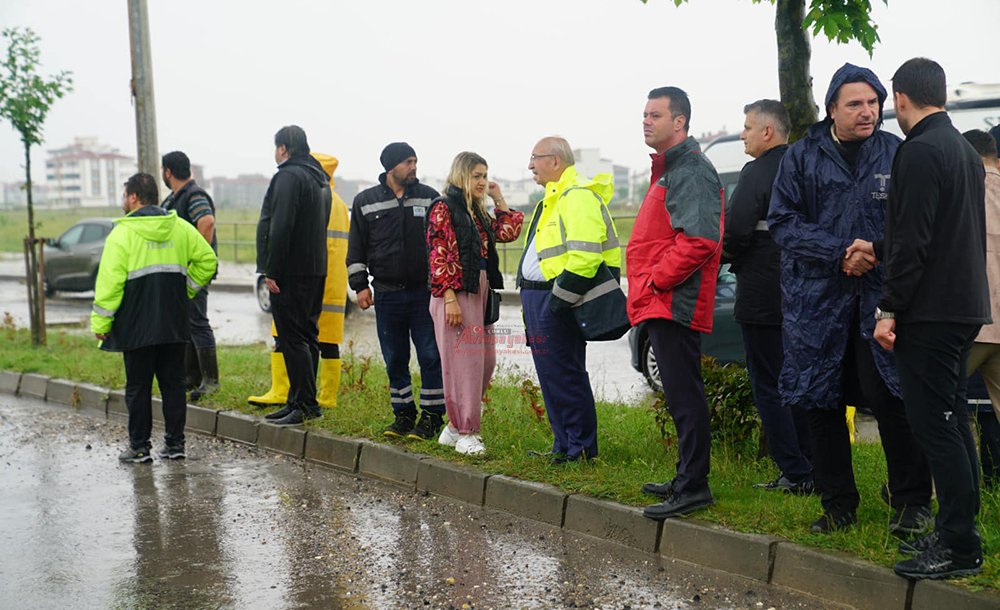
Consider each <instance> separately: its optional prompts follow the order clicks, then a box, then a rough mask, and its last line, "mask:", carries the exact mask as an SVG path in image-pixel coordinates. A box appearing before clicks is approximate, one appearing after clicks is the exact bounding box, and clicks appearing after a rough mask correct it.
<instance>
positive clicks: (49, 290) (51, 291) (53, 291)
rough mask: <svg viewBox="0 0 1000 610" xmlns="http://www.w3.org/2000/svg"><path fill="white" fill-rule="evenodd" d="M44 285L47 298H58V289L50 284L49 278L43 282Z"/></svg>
mask: <svg viewBox="0 0 1000 610" xmlns="http://www.w3.org/2000/svg"><path fill="white" fill-rule="evenodd" d="M43 284H44V285H45V298H47V299H51V298H52V297H54V296H56V289H55V288H53V287H52V284H50V283H49V279H48V278H45V280H43Z"/></svg>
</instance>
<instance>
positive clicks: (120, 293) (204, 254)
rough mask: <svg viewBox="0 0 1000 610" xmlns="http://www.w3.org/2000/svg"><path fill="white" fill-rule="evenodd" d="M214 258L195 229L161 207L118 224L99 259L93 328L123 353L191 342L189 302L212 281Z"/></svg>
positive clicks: (109, 346) (107, 347)
mask: <svg viewBox="0 0 1000 610" xmlns="http://www.w3.org/2000/svg"><path fill="white" fill-rule="evenodd" d="M215 269H216V257H215V253H214V252H213V251H212V247H211V246H210V245H209V244H208V242H207V241H205V239H204V238H203V237H202V236H201V233H199V232H198V230H197V229H195V228H194V227H193V226H191V225H190V224H189V223H187V222H186V221H183V220H181V219H180V218H178V217H177V213H176V212H170V213H169V214H168V213H166V212H164V211H163V210H162V209H161V208H159V207H158V206H144V207H142V208H139V209H137V210H135V211H134V212H132V213H131V214H129V215H128V216H125V217H124V218H120V219H118V220H116V221H115V228H114V229H113V230H112V231H111V233H110V234H109V235H108V239H107V241H106V242H105V244H104V252H103V253H102V255H101V264H100V267H99V268H98V272H97V282H96V284H95V286H94V306H93V312H92V313H91V315H90V328H91V331H93V332H94V333H95V334H107V335H109V336H108V339H107V340H105V341H104V342H103V343H102V345H101V348H102V349H105V350H108V351H124V350H129V349H136V348H140V347H147V346H150V345H160V344H164V343H182V342H185V341H187V340H188V338H189V336H190V330H189V325H188V316H187V299H189V298H191V297H194V295H195V294H197V292H198V291H199V290H201V289H202V288H203V287H204V286H205V285H206V284H208V282H209V281H210V280H211V279H212V275H213V274H214V273H215Z"/></svg>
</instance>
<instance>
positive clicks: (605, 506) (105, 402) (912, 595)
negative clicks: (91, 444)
mask: <svg viewBox="0 0 1000 610" xmlns="http://www.w3.org/2000/svg"><path fill="white" fill-rule="evenodd" d="M0 392H2V393H7V394H15V395H20V396H30V397H33V398H41V399H43V400H44V399H46V397H47V398H48V401H49V402H51V403H53V404H62V405H65V406H69V407H71V408H75V409H80V410H85V411H89V412H92V413H94V414H97V413H100V414H102V415H106V416H107V417H109V418H111V417H113V418H117V419H120V420H125V419H127V417H128V413H127V410H126V408H125V395H124V392H122V391H108V390H107V389H105V388H102V387H98V386H94V385H89V384H76V383H75V382H72V381H67V380H61V379H50V378H49V377H47V376H45V375H38V374H19V373H15V372H11V371H0ZM156 403H157V405H156V407H154V412H155V410H156V408H158V406H159V399H157V400H156ZM187 409H188V411H187V428H188V430H190V431H192V432H196V433H201V434H207V435H215V436H218V437H219V438H223V439H228V440H231V441H235V442H239V443H244V444H249V445H257V446H259V447H261V448H263V449H267V450H269V451H273V452H277V453H281V454H284V455H290V456H294V457H299V458H304V459H305V460H306V461H309V462H312V463H315V464H318V465H321V466H324V467H330V468H333V469H337V470H342V471H347V472H358V473H360V474H364V475H365V476H368V477H371V478H375V479H380V480H382V481H388V482H390V483H395V484H398V485H402V486H404V487H408V488H410V489H416V490H420V491H427V492H429V493H433V494H436V495H441V496H447V497H449V498H453V499H456V500H460V501H463V502H467V503H470V504H474V505H480V506H485V507H486V508H489V509H494V510H500V511H504V512H508V513H511V514H515V515H518V516H521V517H524V518H527V519H531V520H534V521H538V522H542V523H547V524H550V525H554V526H556V527H560V528H563V529H565V530H567V531H573V532H577V533H581V534H585V535H588V536H594V537H597V538H600V539H603V540H608V541H611V542H616V543H619V544H623V545H626V546H629V547H631V548H634V549H637V550H639V551H642V552H645V553H659V554H660V555H661V556H662V557H665V558H670V559H676V560H679V561H684V562H687V563H691V564H696V565H699V566H704V567H707V568H710V569H715V570H720V571H723V572H726V573H730V574H736V575H739V576H743V577H746V578H751V579H753V580H757V581H760V582H766V583H768V584H773V585H776V586H780V587H784V588H788V589H793V590H796V591H800V592H803V593H806V594H809V595H812V596H815V597H818V598H821V599H823V600H825V601H828V602H832V603H837V604H844V605H850V606H854V607H857V608H880V610H897V609H899V610H931V609H934V610H937V609H939V608H955V609H958V608H961V609H962V610H986V609H994V610H995V609H997V608H1000V595H998V594H995V593H992V592H972V591H967V590H965V589H959V588H957V587H954V586H952V585H949V584H946V583H939V582H930V581H920V582H916V583H911V582H909V581H907V580H904V579H902V578H899V577H897V576H896V575H895V574H893V573H892V571H891V570H890V569H888V568H885V567H882V566H877V565H874V564H872V563H869V562H867V561H863V560H860V559H857V558H854V557H851V556H849V555H846V554H842V553H835V552H830V551H820V550H816V549H811V548H807V547H804V546H800V545H797V544H793V543H791V542H785V541H783V540H780V539H776V538H772V537H769V536H760V535H755V534H744V533H740V532H733V531H729V530H727V529H725V528H723V527H721V526H718V525H714V524H708V523H703V522H699V521H696V520H691V521H688V520H668V521H666V522H664V523H657V522H654V521H650V520H648V519H646V518H645V517H643V516H642V511H641V510H640V509H638V508H634V507H630V506H624V505H621V504H618V503H615V502H609V501H606V500H599V499H597V498H591V497H588V496H583V495H578V494H572V495H568V494H566V493H565V492H563V491H562V490H560V489H558V488H556V487H553V486H551V485H546V484H543V483H538V482H534V481H523V480H520V479H515V478H513V477H508V476H504V475H491V474H489V473H485V472H482V471H479V470H477V469H475V468H471V467H468V466H464V465H461V464H454V463H451V462H447V461H444V460H439V459H436V458H432V457H429V456H425V455H421V454H415V453H411V452H409V451H406V450H405V449H401V448H398V447H394V446H390V445H381V444H378V443H374V442H371V441H368V440H362V439H354V438H347V437H342V436H337V435H332V434H330V433H327V432H324V431H320V430H311V429H308V428H307V429H302V428H281V427H278V426H273V425H270V424H268V423H266V422H264V421H263V420H262V419H260V418H256V417H253V416H249V415H245V414H242V413H238V412H234V411H215V410H212V409H207V408H205V407H199V406H195V405H188V406H187ZM160 411H161V416H160V421H162V409H161V410H160Z"/></svg>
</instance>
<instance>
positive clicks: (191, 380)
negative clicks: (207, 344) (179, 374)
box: [184, 342, 201, 392]
mask: <svg viewBox="0 0 1000 610" xmlns="http://www.w3.org/2000/svg"><path fill="white" fill-rule="evenodd" d="M199 385H201V367H199V366H198V352H196V351H194V344H193V343H191V342H188V343H187V344H186V345H185V346H184V391H185V392H190V391H191V390H193V389H195V388H197V387H198V386H199Z"/></svg>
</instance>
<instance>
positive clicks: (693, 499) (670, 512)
mask: <svg viewBox="0 0 1000 610" xmlns="http://www.w3.org/2000/svg"><path fill="white" fill-rule="evenodd" d="M713 504H715V500H714V499H713V498H712V491H711V490H710V489H709V488H708V487H705V488H704V489H702V490H701V491H680V492H679V491H675V492H673V493H671V494H670V496H669V497H668V498H667V499H666V500H664V501H663V502H660V503H659V504H653V505H652V506H647V507H646V510H644V511H642V515H643V516H644V517H646V518H648V519H653V520H654V521H663V520H664V519H669V518H671V517H680V516H682V515H686V514H688V513H691V512H694V511H696V510H698V509H701V508H707V507H709V506H711V505H713Z"/></svg>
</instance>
